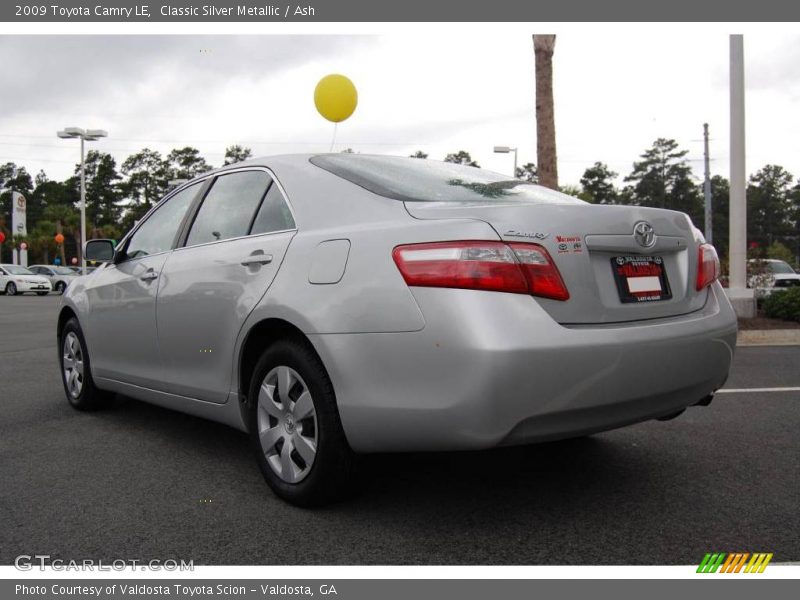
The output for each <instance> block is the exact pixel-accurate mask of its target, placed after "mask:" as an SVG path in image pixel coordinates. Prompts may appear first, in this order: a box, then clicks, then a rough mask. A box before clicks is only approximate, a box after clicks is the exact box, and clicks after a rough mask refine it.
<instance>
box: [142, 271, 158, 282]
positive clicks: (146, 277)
mask: <svg viewBox="0 0 800 600" xmlns="http://www.w3.org/2000/svg"><path fill="white" fill-rule="evenodd" d="M139 279H141V280H142V281H153V279H158V273H156V272H155V271H148V272H147V273H145V274H144V275H142V276H141V277H139Z"/></svg>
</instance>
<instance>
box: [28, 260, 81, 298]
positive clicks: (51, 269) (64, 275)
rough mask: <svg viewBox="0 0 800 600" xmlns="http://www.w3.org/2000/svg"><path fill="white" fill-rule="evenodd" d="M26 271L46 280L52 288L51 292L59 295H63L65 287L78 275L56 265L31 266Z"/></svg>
mask: <svg viewBox="0 0 800 600" xmlns="http://www.w3.org/2000/svg"><path fill="white" fill-rule="evenodd" d="M28 269H30V271H31V272H32V273H35V274H36V275H41V276H42V277H44V278H46V279H47V280H48V281H49V282H50V285H51V286H52V287H53V291H55V292H58V293H59V294H63V293H64V290H66V289H67V286H68V285H69V284H70V283H71V282H72V281H73V280H74V279H75V278H76V277H78V275H79V274H78V273H76V272H75V271H73V270H72V269H70V268H69V267H59V266H57V265H31V266H30V267H28Z"/></svg>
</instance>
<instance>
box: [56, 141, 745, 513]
mask: <svg viewBox="0 0 800 600" xmlns="http://www.w3.org/2000/svg"><path fill="white" fill-rule="evenodd" d="M85 252H86V256H87V257H88V258H91V259H93V260H97V261H102V262H104V263H105V265H104V266H103V267H101V268H100V269H99V270H98V271H97V272H96V273H95V274H94V275H93V276H92V277H82V278H79V279H77V280H76V281H75V282H74V283H73V284H72V285H70V286H69V287H68V288H67V291H66V293H65V294H64V297H63V307H62V309H61V312H60V315H59V318H58V344H59V346H58V348H59V353H60V357H61V367H62V368H61V371H62V379H63V383H64V390H65V393H66V396H67V399H68V400H69V402H70V403H71V404H72V405H73V406H74V407H75V408H78V409H81V410H88V409H96V408H100V407H102V406H104V405H105V404H106V403H107V402H108V401H109V394H110V393H113V392H119V393H122V394H126V395H128V396H132V397H134V398H138V399H141V400H145V401H148V402H152V403H154V404H158V405H161V406H165V407H168V408H172V409H176V410H179V411H182V412H186V413H190V414H194V415H198V416H201V417H205V418H208V419H212V420H215V421H219V422H221V423H225V424H227V425H231V426H233V427H236V428H238V429H241V430H243V431H248V432H249V435H250V440H251V444H252V447H253V451H254V454H255V458H256V461H257V462H258V466H259V467H260V470H261V472H262V474H263V475H264V477H265V479H266V481H267V483H268V484H269V485H270V487H271V488H272V489H273V490H274V492H275V493H276V494H277V495H279V496H280V497H282V498H284V499H286V500H288V501H289V502H292V503H295V504H300V505H310V504H319V503H323V502H326V501H329V500H332V499H335V498H337V497H340V496H341V495H342V494H343V493H345V491H346V490H347V489H348V487H349V485H348V482H350V480H351V478H352V477H353V472H354V465H355V464H356V456H357V455H358V454H361V453H372V452H395V451H433V450H475V449H482V448H492V447H496V446H507V445H514V444H528V443H532V442H540V441H546V440H555V439H562V438H570V437H578V436H584V435H588V434H591V433H594V432H599V431H605V430H609V429H613V428H617V427H622V426H626V425H631V424H633V423H638V422H641V421H646V420H650V419H660V420H666V419H670V418H673V417H675V416H677V415H679V414H680V413H681V412H682V411H683V410H684V409H686V408H687V407H689V406H694V405H706V404H708V402H710V400H711V398H712V396H713V394H714V392H715V391H716V390H717V389H719V388H720V387H722V385H723V384H724V383H725V380H726V378H727V376H728V370H729V368H730V365H731V360H732V357H733V353H734V349H735V342H736V329H737V324H736V323H737V322H736V316H735V314H734V312H733V309H732V308H731V305H730V303H729V302H728V300H727V298H726V296H725V293H724V292H723V290H722V288H721V286H720V285H719V282H718V281H717V278H718V276H719V261H718V259H717V255H716V252H715V250H714V248H713V247H712V246H710V245H709V244H706V243H705V242H704V239H703V237H702V234H701V233H700V232H699V231H698V230H697V229H696V228H695V227H694V226H693V225H692V223H691V221H690V219H689V217H688V216H686V215H684V214H682V213H677V212H673V211H668V210H661V209H655V208H647V207H642V206H600V205H591V204H587V203H585V202H583V201H581V200H578V199H576V198H573V197H570V196H567V195H564V194H561V193H559V192H555V191H551V190H549V189H545V188H543V187H539V186H537V185H533V184H530V183H527V182H525V181H521V180H513V181H509V180H508V179H507V177H504V176H502V175H499V174H496V173H491V172H489V171H485V170H482V169H477V168H473V167H466V166H462V165H455V164H451V163H441V162H437V161H431V160H418V159H405V158H397V157H381V156H366V155H357V154H341V155H339V154H328V155H315V156H278V157H271V158H265V159H258V160H251V161H248V162H245V163H238V164H236V165H232V166H229V167H225V168H223V169H220V170H217V171H213V172H211V173H208V174H207V175H205V176H202V177H198V178H196V179H193V180H192V181H191V182H188V183H186V184H184V185H182V186H181V187H179V188H177V189H176V190H175V191H174V192H172V193H170V194H169V195H167V196H166V197H165V198H164V199H163V200H162V201H161V202H159V203H158V204H157V205H156V206H155V207H154V208H153V209H152V210H151V211H150V212H149V213H148V214H147V215H145V216H144V217H143V218H142V219H141V221H140V222H139V223H138V224H137V225H136V226H135V227H134V228H133V229H132V230H131V231H130V232H129V233H128V234H127V235H126V236H125V237H124V238H123V239H122V240H121V241H120V243H119V244H118V245H117V246H116V248H114V245H113V244H112V242H111V241H110V240H91V241H89V242H88V243H87V245H86V249H85Z"/></svg>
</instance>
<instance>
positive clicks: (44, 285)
mask: <svg viewBox="0 0 800 600" xmlns="http://www.w3.org/2000/svg"><path fill="white" fill-rule="evenodd" d="M52 289H53V286H52V285H50V281H48V280H47V278H46V277H42V276H41V275H36V274H35V273H34V272H32V271H31V270H30V269H28V268H26V267H23V266H20V265H0V293H3V294H5V295H7V296H16V295H17V294H24V293H26V292H35V293H36V294H38V295H39V296H46V295H47V294H49V293H50V291H51V290H52Z"/></svg>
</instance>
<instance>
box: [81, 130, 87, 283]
mask: <svg viewBox="0 0 800 600" xmlns="http://www.w3.org/2000/svg"><path fill="white" fill-rule="evenodd" d="M83 144H84V139H83V136H81V275H86V253H85V252H84V251H83V249H84V247H85V246H86V159H85V157H84V153H83Z"/></svg>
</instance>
